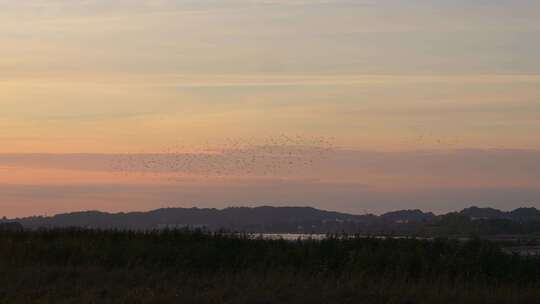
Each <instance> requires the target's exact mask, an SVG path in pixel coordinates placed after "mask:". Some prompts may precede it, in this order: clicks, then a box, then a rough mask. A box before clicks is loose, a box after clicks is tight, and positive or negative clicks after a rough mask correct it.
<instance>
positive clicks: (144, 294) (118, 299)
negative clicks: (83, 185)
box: [0, 229, 540, 304]
mask: <svg viewBox="0 0 540 304" xmlns="http://www.w3.org/2000/svg"><path fill="white" fill-rule="evenodd" d="M0 273H1V275H0V303H403V304H405V303H411V304H412V303H538V299H540V258H537V257H523V256H518V255H510V254H506V253H504V252H503V250H502V249H501V248H500V247H499V245H498V244H496V243H492V242H488V241H482V240H471V241H467V242H459V241H456V240H447V239H437V240H432V241H426V240H414V239H385V240H383V239H375V238H347V239H344V238H339V237H333V238H329V239H327V240H323V241H309V240H308V241H296V242H291V241H284V240H262V239H255V240H253V239H249V238H248V237H242V236H230V235H227V234H219V233H213V234H209V233H203V232H200V231H198V232H197V231H196V232H193V231H186V230H183V231H178V230H176V231H168V230H164V231H154V232H127V231H122V232H121V231H98V230H80V229H61V230H59V229H56V230H40V231H13V230H10V231H7V230H6V231H0Z"/></svg>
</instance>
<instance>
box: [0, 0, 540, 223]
mask: <svg viewBox="0 0 540 304" xmlns="http://www.w3.org/2000/svg"><path fill="white" fill-rule="evenodd" d="M538 37H540V2H539V1H536V0H512V1H510V0H489V1H488V0H478V1H465V0H429V1H427V0H426V1H421V0H408V1H405V0H395V1H394V0H382V1H381V0H379V1H375V0H185V1H181V0H176V1H172V0H170V1H168V0H161V1H142V0H138V1H137V0H131V1H120V0H119V1H109V0H94V1H91V0H25V1H15V0H0V109H1V110H0V217H1V216H4V215H5V216H8V217H13V216H25V215H35V214H54V213H58V212H66V211H75V210H88V209H99V210H105V211H130V210H148V209H153V208H160V207H165V206H182V207H191V206H198V207H226V206H233V205H234V206H238V205H242V206H255V205H301V206H306V205H309V206H315V207H319V208H323V209H331V210H339V211H347V212H352V213H364V212H374V213H380V212H384V211H388V210H394V209H403V208H407V209H408V208H422V209H425V210H432V211H436V212H442V211H448V210H456V209H459V208H462V207H465V206H470V205H480V206H488V205H489V206H493V207H499V208H502V209H512V208H515V207H520V206H535V207H540V39H538Z"/></svg>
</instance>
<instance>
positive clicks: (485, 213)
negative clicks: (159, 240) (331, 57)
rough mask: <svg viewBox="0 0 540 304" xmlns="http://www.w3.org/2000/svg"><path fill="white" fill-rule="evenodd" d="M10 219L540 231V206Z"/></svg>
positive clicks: (236, 227)
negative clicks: (438, 212)
mask: <svg viewBox="0 0 540 304" xmlns="http://www.w3.org/2000/svg"><path fill="white" fill-rule="evenodd" d="M5 221H8V220H5ZM9 221H10V222H17V223H20V224H21V225H22V226H24V227H25V228H27V229H37V228H58V227H81V228H91V229H122V230H153V229H166V228H169V229H176V228H186V227H187V228H202V229H207V230H211V231H216V230H228V231H239V232H250V233H339V232H346V233H361V234H395V235H425V236H438V235H470V234H476V235H498V234H533V233H540V211H539V210H538V209H536V208H518V209H515V210H512V211H501V210H497V209H494V208H479V207H470V208H466V209H463V210H461V211H459V212H450V213H447V214H441V215H435V214H433V213H432V212H423V211H421V210H399V211H393V212H388V213H385V214H382V215H373V214H364V215H355V214H348V213H341V212H334V211H326V210H320V209H315V208H311V207H271V206H262V207H254V208H250V207H230V208H225V209H210V208H163V209H157V210H152V211H148V212H127V213H124V212H122V213H107V212H100V211H84V212H72V213H64V214H58V215H54V216H50V217H45V216H32V217H25V218H17V219H12V220H9Z"/></svg>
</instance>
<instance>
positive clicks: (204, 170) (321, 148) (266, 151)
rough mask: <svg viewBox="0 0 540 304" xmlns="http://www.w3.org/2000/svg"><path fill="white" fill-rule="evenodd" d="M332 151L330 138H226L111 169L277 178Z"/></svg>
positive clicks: (122, 161)
mask: <svg viewBox="0 0 540 304" xmlns="http://www.w3.org/2000/svg"><path fill="white" fill-rule="evenodd" d="M334 151H335V146H334V144H333V138H324V137H302V136H298V135H297V136H287V135H285V134H283V135H280V136H277V137H270V138H265V139H261V138H259V139H244V140H242V139H229V140H227V141H226V143H224V144H220V145H210V144H208V143H207V144H206V145H203V146H201V147H197V148H194V147H193V146H183V145H174V146H171V147H167V148H165V149H163V151H162V152H160V153H138V154H126V155H123V156H119V157H117V158H115V160H114V162H113V163H112V166H111V169H112V170H113V171H115V172H119V173H120V174H123V175H133V174H138V175H141V174H142V175H154V176H156V177H158V176H161V177H162V176H164V175H167V176H169V177H168V178H169V179H171V180H173V179H174V178H175V175H176V176H180V175H197V176H205V177H208V176H246V175H248V176H250V175H253V176H255V175H257V176H277V175H284V174H289V173H294V172H297V171H300V170H305V169H309V168H312V167H314V166H316V165H317V163H318V162H320V161H322V160H324V159H326V158H328V157H329V156H330V155H332V153H333V152H334Z"/></svg>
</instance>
